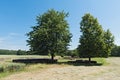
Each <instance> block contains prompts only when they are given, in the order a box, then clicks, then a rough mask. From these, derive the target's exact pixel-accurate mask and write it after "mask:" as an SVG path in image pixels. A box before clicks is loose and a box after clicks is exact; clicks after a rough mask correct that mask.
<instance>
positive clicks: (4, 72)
mask: <svg viewBox="0 0 120 80" xmlns="http://www.w3.org/2000/svg"><path fill="white" fill-rule="evenodd" d="M1 58H2V59H3V61H1V62H0V78H2V77H6V76H8V75H11V74H15V73H17V72H21V71H23V72H27V71H35V70H38V69H39V70H40V69H41V70H43V69H47V68H48V67H50V66H52V65H62V66H65V65H67V66H69V65H73V66H84V64H81V63H75V64H74V63H71V64H69V63H68V61H75V60H76V59H72V60H71V59H65V58H60V57H59V56H57V58H59V59H58V63H57V64H27V65H25V64H22V63H12V59H23V58H50V57H49V56H37V55H24V56H23V55H22V56H16V55H0V59H1ZM77 59H82V60H88V58H77ZM92 60H94V61H97V63H99V64H102V65H108V62H107V61H106V58H92ZM92 66H95V65H92Z"/></svg>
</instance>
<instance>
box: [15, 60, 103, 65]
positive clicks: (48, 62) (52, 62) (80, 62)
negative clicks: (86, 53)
mask: <svg viewBox="0 0 120 80" xmlns="http://www.w3.org/2000/svg"><path fill="white" fill-rule="evenodd" d="M13 62H17V63H25V64H36V63H45V64H67V65H73V66H102V65H103V64H102V63H97V62H96V61H91V62H89V61H88V60H74V61H71V60H68V61H62V62H59V61H58V60H57V59H55V60H51V59H15V60H13Z"/></svg>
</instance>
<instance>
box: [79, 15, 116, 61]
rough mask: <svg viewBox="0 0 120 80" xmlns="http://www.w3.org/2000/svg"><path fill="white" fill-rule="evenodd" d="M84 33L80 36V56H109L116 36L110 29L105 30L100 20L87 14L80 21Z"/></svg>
mask: <svg viewBox="0 0 120 80" xmlns="http://www.w3.org/2000/svg"><path fill="white" fill-rule="evenodd" d="M80 29H81V32H82V35H81V37H80V41H79V42H80V45H79V46H78V53H79V56H80V57H84V58H89V60H90V58H91V57H108V56H109V54H110V52H111V49H112V46H113V41H114V37H113V36H112V34H111V33H110V31H109V30H107V31H106V32H104V30H103V29H102V26H101V25H100V24H99V23H98V20H97V19H96V18H94V17H93V16H92V15H90V14H85V15H84V16H83V17H82V21H81V23H80Z"/></svg>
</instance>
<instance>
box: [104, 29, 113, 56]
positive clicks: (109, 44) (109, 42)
mask: <svg viewBox="0 0 120 80" xmlns="http://www.w3.org/2000/svg"><path fill="white" fill-rule="evenodd" d="M104 40H105V46H106V47H105V50H104V52H105V54H106V57H107V56H108V55H110V53H111V51H112V48H113V46H114V43H113V42H114V36H113V35H112V33H111V32H110V30H109V29H108V30H107V31H106V32H104Z"/></svg>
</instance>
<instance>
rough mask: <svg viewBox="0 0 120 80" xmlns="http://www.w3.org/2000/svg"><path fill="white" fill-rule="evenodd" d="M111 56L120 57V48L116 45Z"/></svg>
mask: <svg viewBox="0 0 120 80" xmlns="http://www.w3.org/2000/svg"><path fill="white" fill-rule="evenodd" d="M111 56H116V57H118V56H120V46H117V45H114V46H113V48H112V51H111Z"/></svg>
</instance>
